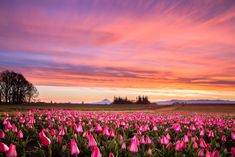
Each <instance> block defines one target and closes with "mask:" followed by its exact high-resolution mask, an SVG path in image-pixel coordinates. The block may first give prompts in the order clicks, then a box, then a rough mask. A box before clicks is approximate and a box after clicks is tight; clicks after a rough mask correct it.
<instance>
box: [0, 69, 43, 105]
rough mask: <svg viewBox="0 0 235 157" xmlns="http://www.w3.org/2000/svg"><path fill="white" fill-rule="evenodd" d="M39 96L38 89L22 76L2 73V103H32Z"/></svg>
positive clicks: (0, 86) (0, 79)
mask: <svg viewBox="0 0 235 157" xmlns="http://www.w3.org/2000/svg"><path fill="white" fill-rule="evenodd" d="M38 94H39V93H38V91H37V89H36V87H35V86H34V85H33V84H32V83H31V82H29V81H28V80H26V78H25V77H24V76H23V75H22V74H20V73H16V72H14V71H9V70H6V71H3V72H1V73H0V103H10V104H21V103H25V102H29V103H30V102H31V101H32V100H33V99H34V98H36V97H37V96H38Z"/></svg>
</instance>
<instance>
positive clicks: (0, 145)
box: [0, 142, 9, 152]
mask: <svg viewBox="0 0 235 157" xmlns="http://www.w3.org/2000/svg"><path fill="white" fill-rule="evenodd" d="M8 150H9V147H8V146H7V145H6V144H4V143H2V142H0V152H7V151H8Z"/></svg>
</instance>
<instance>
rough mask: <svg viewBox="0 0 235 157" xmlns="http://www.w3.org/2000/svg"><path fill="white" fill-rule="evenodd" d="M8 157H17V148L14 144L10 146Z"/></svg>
mask: <svg viewBox="0 0 235 157" xmlns="http://www.w3.org/2000/svg"><path fill="white" fill-rule="evenodd" d="M7 157H17V152H16V146H15V145H14V144H10V147H9V150H8V152H7Z"/></svg>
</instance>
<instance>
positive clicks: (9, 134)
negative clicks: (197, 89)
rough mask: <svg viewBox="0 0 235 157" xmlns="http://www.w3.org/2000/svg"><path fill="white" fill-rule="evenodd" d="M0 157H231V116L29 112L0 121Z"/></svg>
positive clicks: (234, 151) (234, 121) (234, 148)
mask: <svg viewBox="0 0 235 157" xmlns="http://www.w3.org/2000/svg"><path fill="white" fill-rule="evenodd" d="M0 156H7V157H16V156H29V157H39V156H42V157H47V156H49V157H52V156H55V157H58V156H83V157H86V156H88V157H89V156H91V157H101V156H102V157H113V156H116V157H120V156H127V157H130V156H134V157H142V156H164V157H167V156H185V157H190V156H200V157H204V156H206V157H219V156H228V157H230V156H233V157H235V115H232V114H211V113H207V114H204V113H200V114H199V113H193V112H161V113H157V114H152V113H139V112H133V113H123V112H79V111H72V110H30V111H27V112H24V113H21V112H17V113H15V114H13V115H12V114H11V115H8V114H7V113H4V114H2V115H1V117H0Z"/></svg>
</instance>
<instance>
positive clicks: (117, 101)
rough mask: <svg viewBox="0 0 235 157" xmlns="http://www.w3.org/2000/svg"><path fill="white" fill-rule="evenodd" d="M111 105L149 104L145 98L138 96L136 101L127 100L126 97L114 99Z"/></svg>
mask: <svg viewBox="0 0 235 157" xmlns="http://www.w3.org/2000/svg"><path fill="white" fill-rule="evenodd" d="M112 104H150V101H149V100H148V97H147V96H142V97H141V96H138V97H137V98H136V101H132V100H129V99H128V98H127V97H125V98H122V97H114V99H113V102H112Z"/></svg>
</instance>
